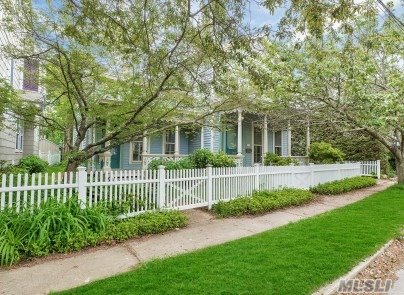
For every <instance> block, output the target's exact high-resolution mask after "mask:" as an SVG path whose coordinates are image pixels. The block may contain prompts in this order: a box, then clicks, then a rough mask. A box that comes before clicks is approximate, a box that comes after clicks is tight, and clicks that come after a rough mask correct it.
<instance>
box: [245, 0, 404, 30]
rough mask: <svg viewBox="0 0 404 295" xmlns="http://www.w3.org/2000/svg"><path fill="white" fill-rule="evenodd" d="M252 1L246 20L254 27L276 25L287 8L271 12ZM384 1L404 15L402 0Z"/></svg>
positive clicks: (399, 14)
mask: <svg viewBox="0 0 404 295" xmlns="http://www.w3.org/2000/svg"><path fill="white" fill-rule="evenodd" d="M375 1H376V0H375ZM251 2H252V3H251V4H250V7H249V9H248V12H247V15H246V22H248V23H250V24H251V26H253V27H260V26H263V25H270V26H273V27H276V26H277V24H278V23H279V20H280V19H281V18H282V16H283V14H284V12H285V10H286V8H285V7H280V8H278V9H277V10H275V12H274V14H271V13H270V12H269V11H268V10H267V9H266V8H265V7H263V6H261V5H259V4H258V3H257V1H251ZM355 2H356V3H360V2H362V0H355ZM383 2H384V3H385V4H387V3H388V2H392V4H393V5H394V8H393V12H394V14H395V15H396V16H402V15H403V14H404V4H403V2H402V0H393V1H391V0H390V1H388V0H383ZM381 15H382V17H386V15H385V14H384V12H381Z"/></svg>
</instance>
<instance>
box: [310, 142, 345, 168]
mask: <svg viewBox="0 0 404 295" xmlns="http://www.w3.org/2000/svg"><path fill="white" fill-rule="evenodd" d="M309 156H310V159H311V160H312V161H313V162H314V163H319V164H333V163H337V162H342V161H343V160H344V157H345V155H344V153H343V152H342V151H341V150H340V149H338V148H334V147H332V146H331V144H329V143H326V142H315V143H312V144H311V145H310V154H309Z"/></svg>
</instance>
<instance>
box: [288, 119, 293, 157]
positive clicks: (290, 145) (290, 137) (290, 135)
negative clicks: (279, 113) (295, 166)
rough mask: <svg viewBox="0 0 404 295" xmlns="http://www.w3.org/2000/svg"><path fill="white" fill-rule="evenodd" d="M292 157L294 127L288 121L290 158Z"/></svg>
mask: <svg viewBox="0 0 404 295" xmlns="http://www.w3.org/2000/svg"><path fill="white" fill-rule="evenodd" d="M291 155H292V127H291V126H290V121H288V156H291Z"/></svg>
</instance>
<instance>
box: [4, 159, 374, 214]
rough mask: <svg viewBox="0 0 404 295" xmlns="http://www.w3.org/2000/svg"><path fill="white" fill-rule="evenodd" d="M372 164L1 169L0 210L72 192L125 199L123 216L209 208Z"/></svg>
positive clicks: (369, 170) (91, 200)
mask: <svg viewBox="0 0 404 295" xmlns="http://www.w3.org/2000/svg"><path fill="white" fill-rule="evenodd" d="M372 163H373V164H371V162H366V163H364V164H361V163H345V164H330V165H313V164H311V165H307V166H259V165H256V166H254V167H230V168H212V167H207V168H206V169H187V170H165V169H164V166H160V167H159V169H158V170H120V171H93V172H87V171H86V168H85V167H79V168H78V171H77V172H70V173H57V174H55V173H52V174H47V173H44V174H41V173H38V174H32V175H28V174H17V175H12V174H9V175H6V174H3V175H2V178H1V187H0V210H3V209H5V208H14V209H15V210H16V211H18V212H20V211H21V210H22V209H23V208H26V207H29V208H33V207H35V206H39V205H40V204H41V203H43V202H46V201H47V200H48V199H49V198H52V199H55V200H57V201H60V202H65V201H66V200H67V199H68V198H71V197H73V196H76V195H77V196H78V199H79V200H80V202H81V204H82V205H83V206H94V205H96V204H98V203H100V202H104V203H105V202H107V203H108V202H115V203H117V204H121V205H123V204H126V205H127V207H128V208H127V214H126V216H132V215H135V214H137V213H140V212H145V211H150V210H155V209H159V208H162V209H163V208H166V209H180V210H185V209H191V208H197V207H205V206H208V207H209V208H210V207H211V206H212V205H213V204H215V203H217V202H219V201H228V200H231V199H234V198H237V197H239V196H246V195H250V194H251V193H252V192H253V191H255V190H264V189H267V190H274V189H278V188H282V187H293V188H303V189H308V188H309V187H312V186H315V185H317V184H320V183H325V182H329V181H334V180H338V179H343V178H347V177H354V176H359V175H363V174H366V175H373V174H374V171H376V175H380V172H377V169H380V163H379V162H377V161H373V162H372ZM371 165H373V166H372V167H371ZM375 167H376V168H375ZM378 167H379V168H378ZM374 169H376V170H374Z"/></svg>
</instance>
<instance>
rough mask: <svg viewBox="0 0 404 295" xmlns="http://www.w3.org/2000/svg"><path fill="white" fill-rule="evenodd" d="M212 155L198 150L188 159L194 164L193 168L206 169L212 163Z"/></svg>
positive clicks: (207, 151)
mask: <svg viewBox="0 0 404 295" xmlns="http://www.w3.org/2000/svg"><path fill="white" fill-rule="evenodd" d="M213 158H214V154H213V153H212V152H211V151H210V150H208V149H199V150H196V151H195V152H193V153H192V154H191V155H190V156H189V159H190V161H191V162H192V163H193V164H194V166H195V168H206V166H208V164H211V163H212V160H213Z"/></svg>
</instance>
